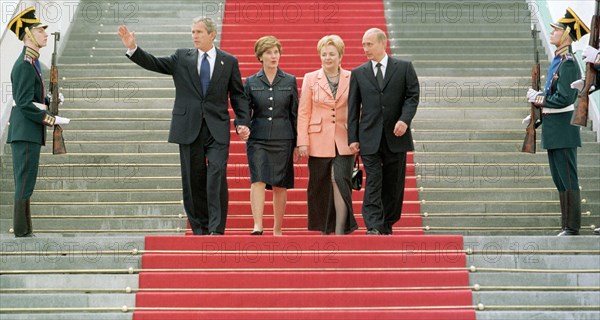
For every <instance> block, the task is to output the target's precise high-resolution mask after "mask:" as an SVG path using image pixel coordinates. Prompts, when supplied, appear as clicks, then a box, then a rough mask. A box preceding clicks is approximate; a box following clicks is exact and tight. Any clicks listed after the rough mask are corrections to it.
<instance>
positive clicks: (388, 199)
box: [361, 137, 406, 234]
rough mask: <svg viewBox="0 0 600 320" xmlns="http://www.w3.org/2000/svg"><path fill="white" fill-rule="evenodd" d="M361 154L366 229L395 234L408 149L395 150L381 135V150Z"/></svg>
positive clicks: (402, 195)
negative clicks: (406, 150) (363, 174)
mask: <svg viewBox="0 0 600 320" xmlns="http://www.w3.org/2000/svg"><path fill="white" fill-rule="evenodd" d="M361 158H362V160H363V166H364V168H365V173H366V175H367V181H366V186H365V194H364V199H363V206H362V215H363V218H364V220H365V224H366V226H367V229H377V230H379V231H380V232H381V233H384V234H392V226H393V225H394V223H396V222H398V221H399V220H400V216H401V214H402V202H403V201H404V180H405V177H406V152H392V151H391V150H390V149H389V148H388V145H387V143H386V141H385V137H382V139H381V144H380V145H379V150H378V151H377V152H376V153H374V154H368V155H361Z"/></svg>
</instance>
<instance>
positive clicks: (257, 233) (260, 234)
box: [250, 230, 263, 236]
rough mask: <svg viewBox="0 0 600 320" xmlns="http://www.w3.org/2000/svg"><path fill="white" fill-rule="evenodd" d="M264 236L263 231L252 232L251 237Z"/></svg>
mask: <svg viewBox="0 0 600 320" xmlns="http://www.w3.org/2000/svg"><path fill="white" fill-rule="evenodd" d="M262 234H263V232H262V230H260V231H252V233H250V235H251V236H262Z"/></svg>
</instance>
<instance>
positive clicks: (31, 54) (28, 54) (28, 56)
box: [23, 47, 40, 64]
mask: <svg viewBox="0 0 600 320" xmlns="http://www.w3.org/2000/svg"><path fill="white" fill-rule="evenodd" d="M39 57H40V53H39V52H37V51H35V50H33V49H31V48H30V47H25V54H24V55H23V60H25V62H27V63H30V64H33V61H35V59H37V58H39Z"/></svg>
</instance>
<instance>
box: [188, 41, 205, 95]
mask: <svg viewBox="0 0 600 320" xmlns="http://www.w3.org/2000/svg"><path fill="white" fill-rule="evenodd" d="M186 60H187V64H188V70H189V72H190V80H191V81H192V83H193V84H194V88H196V91H197V92H198V94H199V95H202V86H201V85H200V75H199V74H198V70H199V69H198V50H197V49H190V50H189V51H188V53H187V56H186Z"/></svg>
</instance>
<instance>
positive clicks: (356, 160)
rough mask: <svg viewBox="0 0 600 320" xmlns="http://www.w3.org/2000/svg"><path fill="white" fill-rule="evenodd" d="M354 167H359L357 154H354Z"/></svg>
mask: <svg viewBox="0 0 600 320" xmlns="http://www.w3.org/2000/svg"><path fill="white" fill-rule="evenodd" d="M354 167H355V168H357V169H358V168H360V156H359V155H356V156H354Z"/></svg>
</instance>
